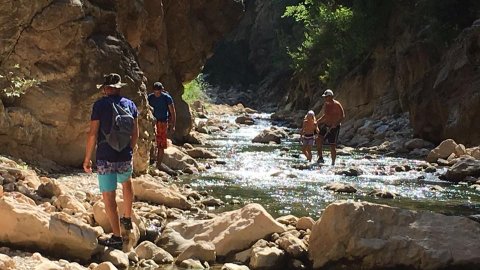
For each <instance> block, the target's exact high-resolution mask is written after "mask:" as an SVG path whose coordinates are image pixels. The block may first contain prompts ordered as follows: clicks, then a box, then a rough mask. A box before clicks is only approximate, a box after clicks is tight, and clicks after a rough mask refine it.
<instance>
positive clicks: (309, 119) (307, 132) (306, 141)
mask: <svg viewBox="0 0 480 270" xmlns="http://www.w3.org/2000/svg"><path fill="white" fill-rule="evenodd" d="M317 129H318V128H317V120H316V119H315V113H314V112H313V111H308V113H307V115H305V119H304V120H303V125H302V130H301V131H300V135H301V142H302V152H303V154H304V155H305V157H306V158H307V160H308V161H312V146H313V145H314V144H315V133H317Z"/></svg>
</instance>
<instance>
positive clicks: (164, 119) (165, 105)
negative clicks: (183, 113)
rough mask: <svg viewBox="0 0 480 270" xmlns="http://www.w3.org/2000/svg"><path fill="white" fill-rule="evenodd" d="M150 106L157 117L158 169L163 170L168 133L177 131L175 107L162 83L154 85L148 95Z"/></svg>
mask: <svg viewBox="0 0 480 270" xmlns="http://www.w3.org/2000/svg"><path fill="white" fill-rule="evenodd" d="M148 104H149V105H150V106H152V107H153V116H154V117H155V120H156V122H155V139H156V142H157V168H161V164H162V160H163V155H164V153H165V149H167V147H168V145H167V132H168V131H170V132H174V131H175V120H176V113H175V105H174V104H173V99H172V97H171V96H170V95H169V94H168V92H167V91H165V88H164V87H163V85H162V84H161V83H160V82H155V83H154V84H153V93H151V94H150V95H148Z"/></svg>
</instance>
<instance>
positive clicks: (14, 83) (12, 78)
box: [0, 64, 39, 98]
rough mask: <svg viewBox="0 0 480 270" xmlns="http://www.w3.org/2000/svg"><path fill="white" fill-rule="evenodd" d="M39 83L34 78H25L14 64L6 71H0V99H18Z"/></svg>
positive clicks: (18, 66)
mask: <svg viewBox="0 0 480 270" xmlns="http://www.w3.org/2000/svg"><path fill="white" fill-rule="evenodd" d="M38 83H39V82H38V80H36V79H34V78H26V77H25V76H24V75H23V74H21V72H20V65H18V64H16V65H14V66H13V67H12V68H10V69H8V70H0V97H8V98H10V97H20V96H21V95H23V94H25V93H26V92H27V90H28V89H29V88H31V87H33V86H35V85H37V84H38Z"/></svg>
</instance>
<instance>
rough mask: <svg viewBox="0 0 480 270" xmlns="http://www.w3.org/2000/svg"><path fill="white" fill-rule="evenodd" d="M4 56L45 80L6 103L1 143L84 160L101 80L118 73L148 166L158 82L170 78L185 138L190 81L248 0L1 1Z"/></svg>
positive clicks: (17, 152) (24, 151)
mask: <svg viewBox="0 0 480 270" xmlns="http://www.w3.org/2000/svg"><path fill="white" fill-rule="evenodd" d="M0 11H1V12H0V22H1V23H0V25H1V26H0V64H1V68H2V70H6V71H8V70H9V69H10V68H12V67H13V66H15V65H19V66H20V72H21V74H22V76H24V77H26V78H34V79H36V80H37V81H38V82H39V84H38V85H36V86H35V87H32V88H30V89H28V90H27V93H26V94H24V95H22V96H21V97H20V98H15V99H13V98H5V97H3V98H2V102H0V149H1V152H3V153H7V154H11V155H14V156H18V157H21V158H24V159H28V160H38V159H44V158H46V159H50V160H53V161H56V162H58V163H60V164H62V165H79V164H81V161H82V158H83V157H82V156H83V153H84V145H85V138H86V132H87V131H88V122H89V117H90V111H91V105H92V104H93V102H94V101H95V100H96V99H97V98H99V97H100V96H101V93H100V92H99V91H98V90H97V89H96V88H95V84H96V83H99V82H101V81H102V75H103V74H106V73H110V72H116V73H119V74H121V75H122V78H123V80H124V81H125V82H127V83H128V85H127V86H126V87H125V88H124V89H123V90H122V94H123V95H125V96H127V97H129V98H131V99H133V100H134V101H135V102H136V104H137V106H138V107H139V109H140V112H141V126H142V132H141V147H140V151H139V154H137V156H136V158H137V160H139V161H140V162H137V165H138V166H137V168H136V170H137V171H142V170H145V169H146V164H148V163H147V161H148V158H149V157H148V150H149V144H150V142H151V138H152V135H153V130H152V128H151V124H150V121H151V117H149V115H150V113H149V110H148V109H147V107H146V94H147V92H148V90H149V89H150V85H151V84H152V83H153V82H154V81H156V80H161V81H162V82H164V84H165V85H166V88H167V89H168V90H169V91H170V92H171V94H172V96H173V97H174V99H175V101H176V105H177V113H178V115H179V117H178V124H177V133H176V134H175V139H176V140H182V139H183V138H184V137H185V136H186V135H187V134H188V133H189V130H190V126H191V117H190V112H189V109H188V106H187V105H186V104H185V103H184V102H183V101H182V100H181V95H182V93H183V86H182V82H185V81H189V80H191V79H192V78H194V77H195V76H196V75H197V74H198V73H199V72H200V70H201V67H202V66H203V63H204V62H205V61H206V59H207V58H208V57H210V56H211V54H212V50H213V45H214V43H215V42H216V41H218V40H219V39H220V38H222V36H223V35H224V34H225V33H226V32H227V31H229V29H230V28H232V27H233V25H234V24H235V23H236V22H237V21H238V20H239V19H240V17H241V15H242V11H243V4H242V2H241V1H234V0H229V1H223V0H213V1H206V0H204V1H187V0H175V1H173V0H163V1H162V0H145V1H127V0H118V1H111V0H90V1H87V0H67V1H57V0H42V1H33V2H32V1H25V0H20V1H13V0H1V1H0Z"/></svg>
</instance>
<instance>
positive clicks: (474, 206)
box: [181, 115, 480, 218]
mask: <svg viewBox="0 0 480 270" xmlns="http://www.w3.org/2000/svg"><path fill="white" fill-rule="evenodd" d="M257 117H259V118H262V119H256V123H257V124H256V125H253V126H241V128H240V129H238V130H230V131H226V132H220V133H216V134H213V135H212V137H211V138H210V139H209V140H208V145H207V146H206V148H209V149H210V150H211V151H213V152H215V153H216V154H218V155H219V156H220V158H219V159H221V160H224V161H226V164H225V165H212V168H211V169H210V170H207V171H206V172H204V173H201V174H200V175H195V176H183V177H181V183H189V184H191V185H192V186H194V187H195V188H197V189H199V190H207V191H209V192H210V193H211V194H212V195H213V196H215V197H218V198H221V199H222V200H224V201H225V202H226V203H227V205H226V206H225V207H221V208H219V209H216V210H215V211H225V210H230V209H236V208H239V207H241V206H242V205H243V204H245V203H248V202H257V203H260V204H262V205H263V206H264V207H265V208H266V209H267V211H268V212H270V213H271V214H272V215H273V216H275V217H278V216H282V215H287V214H293V215H296V216H311V217H313V218H318V217H319V215H320V213H321V211H322V209H324V208H325V207H326V206H327V205H328V204H329V203H331V202H333V201H335V200H339V199H353V200H365V201H370V202H376V203H382V204H388V205H392V206H399V207H403V208H409V209H426V210H433V211H436V212H440V213H445V214H450V215H453V214H455V215H469V214H477V213H480V192H479V191H475V190H474V189H471V188H468V187H467V186H465V185H461V184H460V185H454V184H451V183H448V182H444V181H441V180H439V179H438V174H439V173H442V172H443V171H442V169H440V170H438V171H437V172H436V173H424V172H418V171H415V170H411V171H409V172H400V173H399V172H395V171H394V166H395V165H409V166H410V167H412V168H416V167H418V165H419V164H420V163H422V162H421V161H419V160H410V159H404V158H395V157H382V156H379V157H377V158H375V159H366V158H365V157H366V155H365V154H362V153H355V154H354V155H353V156H338V157H337V162H336V163H337V164H336V166H335V167H332V166H330V165H324V166H318V165H317V164H315V163H310V164H311V165H310V168H309V169H307V170H299V169H295V168H294V167H295V166H294V165H296V164H307V161H306V159H305V158H304V156H303V155H301V151H300V144H299V142H298V141H293V140H291V139H290V140H289V139H287V140H285V141H283V142H282V144H280V145H264V144H253V143H252V142H251V140H252V139H253V138H254V137H255V136H256V135H257V134H258V133H259V132H260V131H262V130H263V129H265V128H268V127H269V126H271V122H270V121H269V120H268V119H267V116H266V115H257ZM224 120H226V121H230V122H234V120H235V117H233V116H231V117H224ZM284 148H288V149H289V151H285V149H284ZM326 150H327V151H325V153H324V156H325V157H326V159H325V161H326V164H330V159H329V151H328V149H326ZM315 158H316V153H315V154H314V159H315ZM205 162H210V163H212V164H214V162H213V161H205ZM354 166H355V167H359V168H361V169H362V170H363V171H364V174H362V175H360V176H358V177H347V176H342V175H336V174H335V171H338V170H340V169H349V168H351V167H354ZM443 170H445V169H443ZM419 177H420V178H424V179H419ZM330 182H342V183H349V184H352V185H353V186H354V187H356V188H357V189H358V191H357V193H356V194H335V193H332V192H331V191H328V190H325V189H324V186H325V185H326V184H327V183H330ZM435 185H438V186H441V187H443V188H444V190H443V191H432V190H431V188H432V187H433V186H435ZM373 189H382V190H388V191H391V192H395V193H398V194H399V195H400V196H399V197H397V198H395V199H379V198H374V197H372V196H370V195H368V193H369V192H370V191H372V190H373ZM233 200H239V201H241V202H242V203H241V204H239V205H232V204H230V202H232V201H233Z"/></svg>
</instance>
